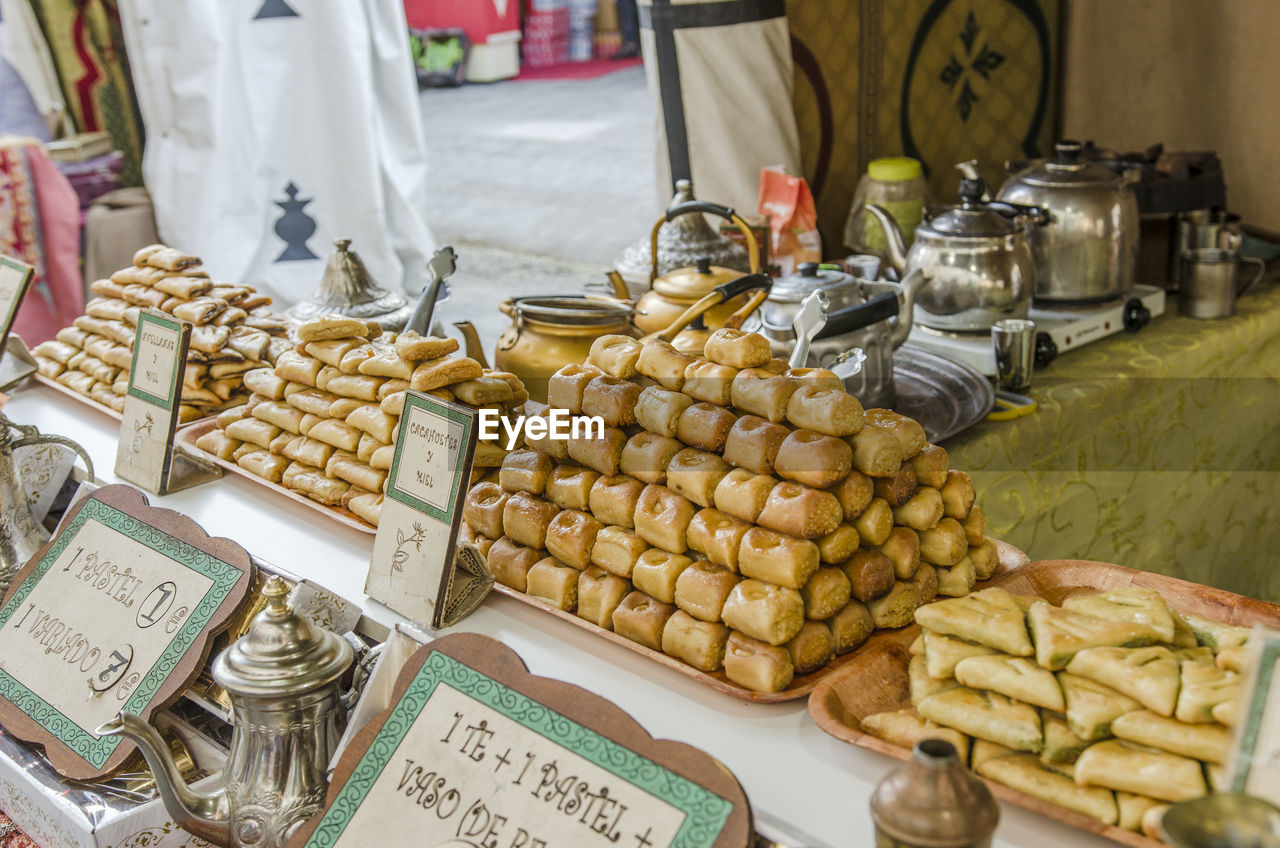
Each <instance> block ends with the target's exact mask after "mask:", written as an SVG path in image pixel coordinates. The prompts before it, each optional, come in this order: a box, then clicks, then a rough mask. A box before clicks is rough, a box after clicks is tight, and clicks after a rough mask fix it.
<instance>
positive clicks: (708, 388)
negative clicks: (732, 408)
mask: <svg viewBox="0 0 1280 848" xmlns="http://www.w3.org/2000/svg"><path fill="white" fill-rule="evenodd" d="M737 374H738V369H736V368H730V367H729V366H728V365H717V364H716V363H714V362H709V361H707V360H705V359H695V360H694V361H693V362H690V363H689V366H688V367H687V368H685V370H684V387H683V389H682V391H683V392H684V393H685V394H686V395H688V396H689V397H691V398H693V399H694V400H703V401H706V402H707V403H714V404H716V405H717V406H729V404H730V402H731V397H732V387H733V378H734V377H735V376H737Z"/></svg>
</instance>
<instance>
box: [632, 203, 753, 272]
mask: <svg viewBox="0 0 1280 848" xmlns="http://www.w3.org/2000/svg"><path fill="white" fill-rule="evenodd" d="M691 212H705V213H706V214H708V215H715V216H717V217H720V218H724V219H725V220H726V221H728V222H730V223H731V224H733V225H734V226H735V227H737V228H738V232H740V233H742V236H743V238H744V239H746V242H747V262H748V263H750V264H749V265H748V267H749V268H750V269H751V273H752V274H755V273H757V272H759V270H760V251H759V248H758V246H757V245H756V235H755V233H753V232H751V225H750V224H748V223H747V222H746V221H744V220H743V219H742V217H741V216H739V215H738V213H737V212H734V211H733V210H732V209H730V208H729V207H728V206H721V205H720V204H719V203H709V202H707V201H705V200H686V201H685V202H684V203H677V204H675V205H674V206H670V207H668V208H667V211H666V212H664V213H663V215H662V217H661V218H659V219H658V220H657V222H656V223H654V225H653V231H652V232H651V233H649V284H650V285H652V284H653V281H654V280H656V279H657V278H658V231H659V230H661V229H662V225H663V224H666V223H668V222H669V221H672V220H674V219H676V218H679V217H680V216H681V215H687V214H689V213H691Z"/></svg>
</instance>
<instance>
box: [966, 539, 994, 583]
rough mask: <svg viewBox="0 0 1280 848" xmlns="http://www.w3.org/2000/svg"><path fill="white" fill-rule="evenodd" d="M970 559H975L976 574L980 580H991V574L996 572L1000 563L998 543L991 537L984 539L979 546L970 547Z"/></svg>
mask: <svg viewBox="0 0 1280 848" xmlns="http://www.w3.org/2000/svg"><path fill="white" fill-rule="evenodd" d="M969 559H971V560H972V561H973V572H974V576H975V577H977V578H978V579H979V580H990V579H991V575H993V574H995V573H996V568H997V567H998V566H999V565H1000V555H999V553H998V552H997V551H996V543H995V542H994V541H993V540H991V539H984V540H983V542H982V544H981V545H979V546H978V547H976V548H970V549H969Z"/></svg>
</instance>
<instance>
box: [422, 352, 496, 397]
mask: <svg viewBox="0 0 1280 848" xmlns="http://www.w3.org/2000/svg"><path fill="white" fill-rule="evenodd" d="M483 376H484V369H483V368H481V367H480V363H479V362H476V361H475V360H474V359H471V358H470V357H466V356H444V357H440V358H439V359H428V360H427V361H426V362H423V363H422V364H420V365H418V367H416V368H414V369H413V376H412V377H410V378H409V386H410V387H411V388H412V389H413V390H414V391H418V392H426V391H430V390H432V389H438V388H441V387H442V386H449V385H452V384H454V383H461V382H463V381H465V380H475V379H477V378H479V377H483Z"/></svg>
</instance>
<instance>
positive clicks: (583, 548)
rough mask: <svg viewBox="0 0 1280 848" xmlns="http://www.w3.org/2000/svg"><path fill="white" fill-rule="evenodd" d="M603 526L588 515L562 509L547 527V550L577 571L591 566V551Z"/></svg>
mask: <svg viewBox="0 0 1280 848" xmlns="http://www.w3.org/2000/svg"><path fill="white" fill-rule="evenodd" d="M603 527H604V525H602V524H601V523H600V521H599V520H597V519H596V518H595V517H594V516H592V515H590V514H589V513H585V512H581V511H579V510H576V509H562V510H560V512H559V513H558V514H557V515H556V517H555V518H553V519H551V523H550V524H548V525H547V536H546V541H547V550H548V551H549V552H550V553H551V555H552V556H554V557H556V558H557V559H559V560H560V561H561V562H563V563H564V564H565V565H569V566H572V567H574V568H576V569H578V570H579V571H581V570H583V569H584V568H586V567H587V566H589V565H591V549H592V548H593V547H595V544H596V536H597V535H599V533H600V531H601V530H602V529H603Z"/></svg>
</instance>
